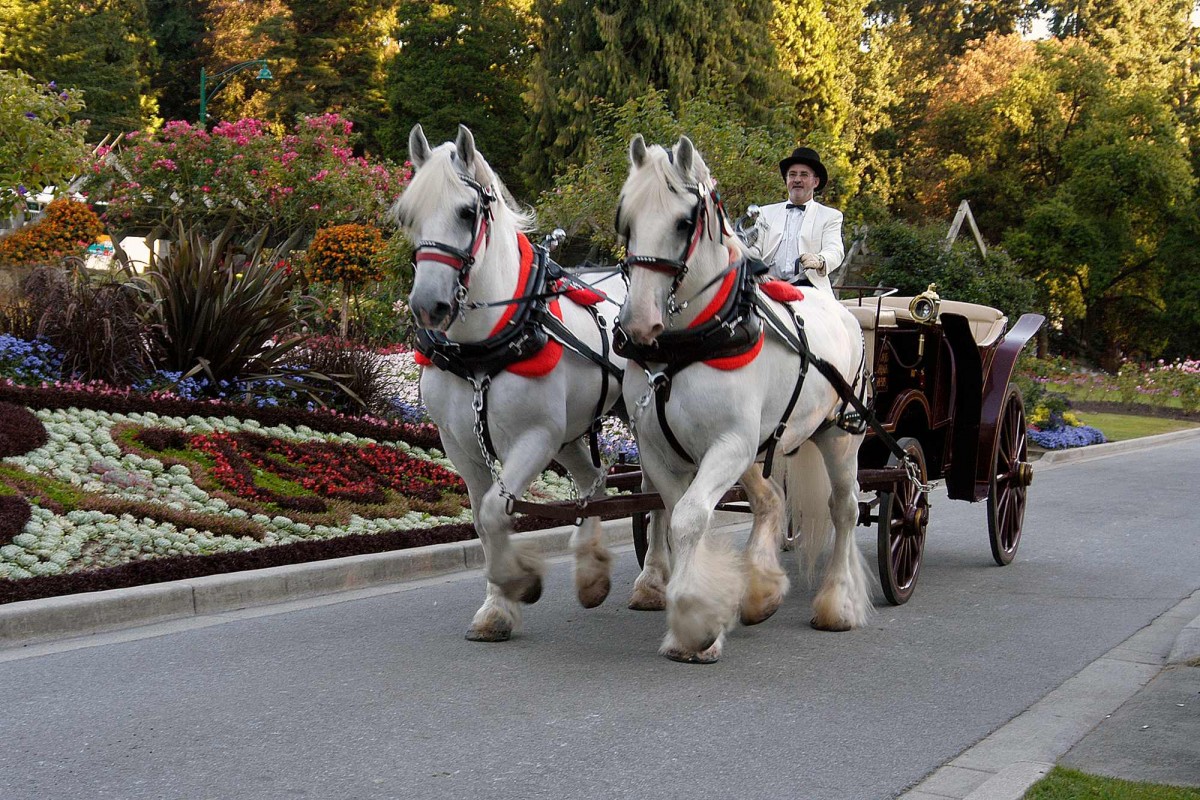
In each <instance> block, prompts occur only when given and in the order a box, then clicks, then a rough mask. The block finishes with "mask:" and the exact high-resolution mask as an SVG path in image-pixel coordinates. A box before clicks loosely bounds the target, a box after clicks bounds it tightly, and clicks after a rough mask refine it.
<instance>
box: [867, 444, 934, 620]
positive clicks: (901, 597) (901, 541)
mask: <svg viewBox="0 0 1200 800" xmlns="http://www.w3.org/2000/svg"><path fill="white" fill-rule="evenodd" d="M897 444H899V445H900V447H901V448H902V449H903V450H904V451H905V452H907V453H909V454H911V455H912V456H913V457H914V458H915V459H916V461H917V467H918V473H919V474H920V477H921V482H922V483H926V482H928V479H929V478H928V473H927V472H926V469H925V451H924V450H922V449H921V443H920V442H918V441H917V440H916V439H912V438H909V437H905V438H903V439H900V440H899V442H897ZM899 465H900V459H899V457H897V456H896V455H895V454H893V455H892V456H891V457H890V458H889V459H888V466H889V467H895V466H899ZM928 526H929V496H928V495H926V494H925V493H924V492H922V491H921V490H920V489H919V488H918V487H917V485H916V484H914V483H913V482H912V481H911V480H907V479H906V480H903V481H900V482H898V483H897V484H896V488H895V490H894V491H891V492H880V493H879V549H878V558H879V580H880V583H882V584H883V594H884V596H886V597H887V600H888V602H889V603H891V604H892V605H894V606H898V605H903V604H904V603H907V602H908V598H910V597H912V593H913V589H915V588H916V586H917V576H918V575H920V573H921V556H922V555H923V554H924V552H925V530H926V528H927V527H928Z"/></svg>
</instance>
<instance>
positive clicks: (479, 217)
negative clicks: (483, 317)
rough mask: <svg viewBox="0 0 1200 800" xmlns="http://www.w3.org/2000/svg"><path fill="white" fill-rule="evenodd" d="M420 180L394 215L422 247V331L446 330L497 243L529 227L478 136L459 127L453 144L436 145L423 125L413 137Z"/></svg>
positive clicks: (415, 307)
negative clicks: (512, 203) (481, 149)
mask: <svg viewBox="0 0 1200 800" xmlns="http://www.w3.org/2000/svg"><path fill="white" fill-rule="evenodd" d="M408 152H409V159H410V160H411V161H412V164H413V179H412V182H411V183H410V184H409V186H408V188H407V189H406V190H405V192H404V194H403V195H401V197H400V199H399V200H398V201H396V204H395V206H394V207H393V214H394V215H395V218H396V221H397V222H398V223H399V224H400V226H401V227H402V228H404V230H405V232H406V233H407V234H408V236H409V239H410V240H411V241H412V242H413V244H414V245H415V247H416V252H415V254H414V257H413V261H414V267H415V270H416V275H415V276H414V278H413V286H412V292H411V293H410V294H409V296H408V304H409V308H410V309H412V313H413V316H414V317H415V319H416V321H417V324H418V325H420V326H421V327H422V328H428V329H432V330H440V331H444V330H446V329H447V328H449V327H450V326H451V325H452V324H453V323H454V322H455V320H456V319H457V318H459V316H460V315H461V314H462V313H463V312H464V311H465V301H466V298H467V294H468V291H469V287H470V283H471V279H472V276H473V274H475V273H478V272H479V271H481V269H482V266H481V265H482V262H483V261H484V260H485V259H486V258H487V255H488V250H489V248H490V247H491V246H492V244H493V241H494V239H495V238H497V237H498V236H501V235H505V234H507V233H508V231H510V230H512V229H513V228H514V227H515V226H517V225H521V224H523V223H524V222H525V219H526V218H525V217H524V216H523V215H522V214H520V213H519V212H517V211H514V210H513V209H511V208H510V207H509V206H508V205H507V204H506V202H505V199H504V198H505V195H506V191H505V189H504V186H503V184H502V183H501V182H500V180H499V178H498V177H497V176H496V174H495V173H494V172H493V171H492V168H491V167H490V166H489V165H488V163H487V161H486V160H485V159H484V157H483V155H482V154H481V153H480V152H479V151H478V150H477V149H476V148H475V137H474V136H473V135H472V134H471V131H470V130H469V129H468V128H467V127H466V126H465V125H459V127H458V136H457V138H456V139H455V140H454V142H445V143H444V144H441V145H438V146H437V147H430V145H429V141H428V140H427V139H426V138H425V131H424V130H423V129H422V128H421V126H420V124H417V125H414V126H413V129H412V131H411V132H410V133H409V135H408Z"/></svg>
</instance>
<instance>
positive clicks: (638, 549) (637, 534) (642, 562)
mask: <svg viewBox="0 0 1200 800" xmlns="http://www.w3.org/2000/svg"><path fill="white" fill-rule="evenodd" d="M631 522H632V523H633V552H634V553H636V554H637V560H638V566H639V567H644V566H646V551H647V550H649V549H650V537H649V535H648V531H649V529H650V512H648V511H638V512H636V513H634V515H633V518H632V520H631Z"/></svg>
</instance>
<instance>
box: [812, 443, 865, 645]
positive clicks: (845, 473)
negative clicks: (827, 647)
mask: <svg viewBox="0 0 1200 800" xmlns="http://www.w3.org/2000/svg"><path fill="white" fill-rule="evenodd" d="M861 440H862V437H861V436H855V435H852V434H849V433H846V432H845V431H842V430H840V429H836V428H835V429H832V430H830V431H827V432H825V433H823V434H821V435H820V436H819V437H817V438H814V440H813V441H814V442H815V443H816V445H817V448H818V449H819V450H820V452H821V458H822V460H823V462H824V465H825V470H826V473H827V474H828V476H829V485H830V496H829V515H830V517H831V518H832V520H833V527H834V542H833V554H832V555H831V556H830V559H829V563H828V564H827V565H826V567H825V577H824V579H823V580H822V582H821V588H820V589H819V590H818V591H817V596H816V597H815V598H813V618H812V625H813V627H814V628H818V629H820V630H826V631H847V630H850V629H851V628H861V627H862V626H864V625H866V624H867V616H868V614H869V613H870V610H871V599H870V589H869V579H868V578H867V569H866V564H865V562H864V560H863V556H862V553H860V552H859V550H858V547H857V545H856V544H855V541H854V526H855V524H856V523H857V521H858V445H859V443H860V442H861Z"/></svg>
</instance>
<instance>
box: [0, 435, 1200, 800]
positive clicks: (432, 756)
mask: <svg viewBox="0 0 1200 800" xmlns="http://www.w3.org/2000/svg"><path fill="white" fill-rule="evenodd" d="M1197 464H1200V441H1196V440H1192V441H1189V442H1185V443H1179V444H1174V445H1170V446H1166V447H1159V448H1155V449H1150V450H1144V451H1140V452H1134V453H1128V454H1123V455H1119V456H1113V457H1109V458H1104V459H1099V460H1095V461H1088V462H1083V463H1072V464H1064V465H1060V466H1055V467H1053V468H1048V469H1044V470H1042V471H1039V472H1038V473H1037V474H1036V477H1035V480H1034V484H1033V486H1031V487H1030V499H1029V511H1028V515H1027V517H1026V522H1025V532H1024V538H1023V540H1022V544H1021V548H1020V551H1019V552H1018V554H1017V559H1016V561H1015V562H1014V563H1013V564H1012V565H1011V566H1009V567H1004V568H1001V567H997V566H995V565H994V564H993V562H992V558H991V554H990V551H989V548H988V543H987V526H986V522H985V508H984V505H983V504H967V503H961V502H957V501H949V500H947V499H945V493H944V491H940V492H938V493H937V494H935V496H934V505H933V510H932V514H933V516H932V522H931V525H930V531H929V541H928V545H927V548H926V560H925V566H924V568H923V571H922V574H921V578H920V583H919V585H918V587H917V590H916V593H915V595H914V596H913V599H912V600H911V601H910V602H909V603H908V604H907V605H905V606H901V607H891V606H887V605H879V606H878V607H877V610H876V614H875V616H874V618H873V620H872V621H871V623H870V625H869V626H868V627H867V628H865V629H862V630H858V631H853V632H849V633H823V632H819V631H816V630H813V629H812V628H810V627H809V626H808V624H807V621H808V618H809V615H810V612H809V603H810V601H811V598H812V594H813V588H812V587H811V586H807V585H805V584H804V583H803V582H801V581H799V580H796V579H795V576H796V573H795V561H794V559H793V557H792V556H791V555H790V554H788V555H787V556H786V560H787V563H788V565H789V569H790V570H791V571H792V572H791V574H792V575H793V578H794V585H793V590H792V593H791V595H789V597H788V599H787V601H786V602H785V604H784V607H783V608H782V609H781V610H780V612H779V613H778V614H776V616H775V617H774V618H772V619H771V620H769V621H768V622H766V623H765V624H763V625H760V626H757V627H754V628H747V629H741V630H737V631H735V632H733V633H732V634H731V635H730V636H729V638H728V641H727V643H726V649H725V655H724V657H723V658H722V659H721V661H720V662H719V663H717V664H715V665H711V666H699V665H683V664H676V663H673V662H670V661H667V660H665V659H663V658H661V657H659V656H658V655H656V649H657V646H658V643H659V640H660V639H661V637H662V633H663V631H664V626H665V624H666V623H665V618H664V615H662V614H661V613H647V612H634V611H629V610H627V609H626V608H625V601H626V600H627V599H628V596H629V592H630V589H631V587H632V584H633V579H634V578H635V577H636V571H637V570H636V562H635V560H634V557H633V554H632V552H631V551H630V550H629V549H628V548H626V549H625V550H624V551H623V552H622V553H621V554H620V556H619V558H618V560H617V566H616V570H615V575H614V587H613V594H612V595H611V596H610V598H609V600H608V601H607V602H606V603H605V604H604V605H603V606H601V607H600V608H598V609H595V610H591V611H585V610H583V609H582V608H580V607H579V606H578V604H577V603H576V602H575V600H574V598H573V596H572V589H571V574H570V564H569V563H568V562H566V561H563V560H561V559H560V560H558V561H556V562H554V563H552V564H551V568H550V570H549V574H548V580H547V585H546V591H545V593H544V595H543V597H542V600H541V601H540V602H539V603H538V604H537V605H535V606H532V607H530V608H529V609H528V610H527V613H526V617H525V628H524V631H523V632H522V634H521V635H520V636H519V637H518V638H515V639H514V640H512V641H510V642H507V643H504V644H478V643H472V642H467V641H465V640H464V639H463V633H464V632H465V630H466V627H467V623H468V622H469V620H470V618H471V615H472V614H473V612H474V611H475V609H476V608H477V606H478V604H479V603H480V601H481V600H482V596H483V585H482V578H481V576H480V575H479V573H468V574H462V575H455V576H452V577H449V578H446V577H443V578H438V579H431V580H428V581H420V582H416V583H412V584H406V585H401V586H395V587H390V588H388V589H387V590H383V591H378V592H374V593H371V592H368V593H362V594H359V595H356V596H354V599H347V598H346V597H344V596H343V597H340V598H336V599H332V600H331V599H329V598H326V599H323V600H316V601H307V602H301V603H294V604H289V605H285V606H274V607H269V608H264V609H256V610H251V611H244V612H238V613H234V614H225V615H220V616H216V617H208V618H200V619H193V620H185V621H181V622H177V623H166V624H162V625H156V626H151V627H148V628H143V629H139V630H137V631H133V632H126V633H122V634H105V635H102V636H96V637H90V638H87V639H83V640H78V641H77V642H74V643H71V644H69V645H65V646H62V647H59V648H57V649H56V648H53V647H52V648H26V649H24V650H16V651H0V686H3V690H2V691H3V698H4V699H3V702H0V731H3V732H4V734H5V736H4V738H5V746H4V747H3V748H0V798H5V799H6V800H7V799H9V798H12V799H14V800H26V799H28V800H57V799H58V798H63V799H66V798H70V799H71V800H79V799H80V798H88V799H89V800H99V799H100V798H119V799H120V800H136V799H138V798H186V800H201V798H216V799H218V800H240V799H241V798H247V799H249V798H254V799H257V798H270V799H272V800H273V799H274V798H294V797H304V798H322V799H324V798H331V799H332V798H336V799H341V798H439V799H441V798H446V799H450V798H484V797H486V798H489V800H507V799H508V798H512V799H513V800H517V799H518V798H519V799H520V800H528V799H529V798H555V799H556V800H557V799H559V798H638V799H639V800H651V799H652V798H689V800H690V799H691V798H738V799H739V800H752V799H754V798H822V799H823V800H824V799H830V800H853V799H854V798H867V799H874V798H890V797H895V796H896V795H898V794H900V793H901V792H903V791H904V790H905V789H906V788H907V787H909V786H911V785H913V784H915V783H916V782H917V781H919V780H920V779H921V778H922V777H923V776H925V775H927V774H928V773H930V772H931V771H933V770H934V769H936V768H937V767H939V766H940V765H941V764H942V763H944V762H946V761H947V760H949V759H951V758H953V757H954V756H955V755H957V754H958V753H960V752H961V751H963V750H964V749H965V748H967V747H970V746H971V745H973V744H974V743H976V742H978V741H979V740H980V739H982V738H983V737H985V736H986V735H987V734H988V733H989V732H991V731H993V730H995V729H996V728H998V727H1000V726H1001V725H1003V724H1005V723H1006V722H1008V721H1009V720H1010V719H1012V718H1013V717H1014V716H1016V715H1017V714H1019V713H1020V712H1022V711H1023V710H1024V709H1026V708H1028V707H1029V706H1030V705H1031V704H1033V703H1034V702H1036V701H1037V700H1039V699H1040V698H1042V697H1043V696H1044V695H1046V694H1047V693H1048V692H1049V691H1051V690H1052V689H1054V688H1055V687H1057V686H1058V685H1059V684H1061V683H1062V682H1063V681H1065V680H1067V679H1068V678H1070V677H1071V676H1073V675H1075V674H1076V673H1077V672H1079V671H1080V670H1081V669H1082V668H1083V667H1085V666H1086V665H1087V664H1089V663H1090V662H1092V661H1093V660H1095V659H1096V658H1098V657H1100V656H1101V655H1103V654H1104V653H1106V652H1107V651H1108V650H1110V649H1111V648H1113V647H1114V646H1116V645H1117V644H1119V643H1120V642H1122V641H1123V640H1124V639H1126V638H1127V637H1129V636H1130V635H1132V634H1133V633H1135V632H1136V631H1138V630H1139V629H1140V628H1142V627H1143V626H1145V625H1147V624H1148V623H1149V622H1150V621H1151V620H1153V619H1154V618H1155V617H1157V616H1158V615H1159V614H1161V613H1162V612H1164V611H1166V610H1167V609H1170V608H1171V607H1172V606H1174V605H1175V604H1176V603H1178V602H1179V601H1180V600H1181V599H1183V598H1184V597H1187V596H1188V595H1190V594H1191V593H1192V592H1193V591H1195V590H1196V589H1197V588H1198V587H1200V546H1197V538H1196V533H1197V524H1196V516H1195V508H1196V502H1197V500H1196V486H1197V483H1198V482H1197V469H1196V465H1197ZM859 544H860V546H861V547H862V548H863V550H864V552H865V553H866V555H867V557H868V560H869V562H870V563H872V564H874V558H875V537H874V531H873V530H868V529H866V528H859Z"/></svg>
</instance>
